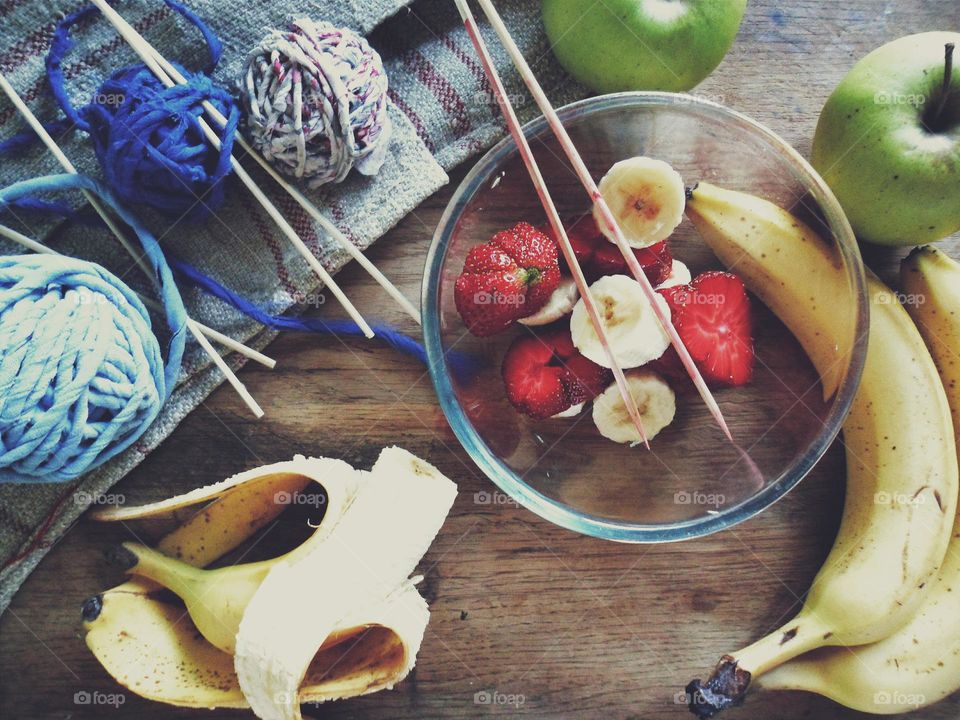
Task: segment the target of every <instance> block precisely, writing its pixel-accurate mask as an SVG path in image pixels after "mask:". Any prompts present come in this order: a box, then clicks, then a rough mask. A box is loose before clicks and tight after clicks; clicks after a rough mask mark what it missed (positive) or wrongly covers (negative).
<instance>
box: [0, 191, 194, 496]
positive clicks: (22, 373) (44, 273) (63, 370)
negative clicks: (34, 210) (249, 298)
mask: <svg viewBox="0 0 960 720" xmlns="http://www.w3.org/2000/svg"><path fill="white" fill-rule="evenodd" d="M61 188H73V189H85V190H88V191H91V192H94V193H96V194H98V195H99V196H100V197H101V199H103V200H104V202H106V203H107V204H109V205H111V206H112V207H114V209H115V210H117V212H118V214H119V215H120V216H121V217H122V218H123V219H124V220H126V221H127V222H128V223H129V222H130V215H129V214H127V213H126V212H125V211H123V210H122V208H119V206H118V205H117V204H116V200H115V199H114V198H113V197H112V196H111V195H110V194H109V193H107V192H106V191H105V188H102V187H101V186H99V185H98V184H96V183H95V182H93V181H92V180H90V179H89V178H85V177H82V176H78V175H54V176H50V177H46V178H37V179H36V180H30V181H25V182H22V183H17V184H16V185H13V186H11V187H9V188H6V189H4V190H0V210H2V209H4V208H7V207H9V206H10V204H11V203H12V202H13V201H15V200H16V199H18V198H20V197H26V196H29V195H32V194H34V193H36V192H39V191H46V190H51V189H61ZM133 227H134V230H135V231H136V233H137V235H138V237H139V238H140V240H141V243H142V245H143V248H144V253H145V259H146V260H147V262H148V263H150V264H151V265H152V268H153V270H154V271H155V272H156V280H157V283H158V289H159V295H160V298H161V300H162V301H163V306H164V310H165V313H166V320H167V323H168V325H169V329H170V333H171V339H170V340H169V342H168V344H167V347H166V362H165V361H164V353H163V352H162V351H161V347H160V341H159V340H158V339H157V337H156V335H155V334H154V332H153V329H152V327H151V322H150V315H149V314H148V313H147V309H146V308H145V307H144V304H143V302H142V301H141V300H140V298H139V297H138V296H137V295H136V294H135V293H134V291H133V290H131V289H130V288H129V287H128V286H127V285H126V284H125V283H124V282H123V281H122V280H120V278H118V277H117V276H116V275H114V274H113V273H111V272H110V271H108V270H106V269H104V268H103V267H101V266H99V265H96V264H94V263H91V262H87V261H85V260H79V259H75V258H71V257H66V256H63V255H45V254H44V255H8V256H2V257H0V482H19V483H27V482H30V483H38V482H62V481H66V480H72V479H74V478H76V477H78V476H80V475H82V474H83V473H84V472H86V471H88V470H90V469H92V468H94V467H97V466H98V465H100V464H102V463H104V462H106V461H107V460H108V459H110V458H111V457H113V456H115V455H116V454H117V453H119V452H121V451H122V450H125V449H126V448H127V447H129V446H130V445H131V444H132V443H134V442H136V440H137V439H139V438H140V437H141V436H142V435H143V433H144V432H145V431H146V429H147V427H148V426H149V425H150V423H152V422H153V421H154V419H156V417H157V415H158V414H159V412H160V408H161V407H162V405H163V403H164V402H166V399H167V397H168V396H169V394H170V392H171V390H172V389H173V386H174V383H175V382H176V378H177V375H178V373H179V370H180V362H181V358H182V356H183V348H184V336H185V330H184V326H185V323H186V311H185V310H184V307H183V301H182V300H181V298H180V294H179V292H178V291H177V289H176V285H174V283H173V279H172V275H171V274H170V269H169V267H168V266H167V264H166V261H165V260H164V258H163V255H162V253H161V252H160V249H159V245H157V242H156V240H155V239H154V238H153V236H152V235H150V234H149V233H148V232H147V231H146V230H145V229H143V228H142V226H140V225H138V224H134V225H133Z"/></svg>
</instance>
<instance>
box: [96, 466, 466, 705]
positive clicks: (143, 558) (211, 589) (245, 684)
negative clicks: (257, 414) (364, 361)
mask: <svg viewBox="0 0 960 720" xmlns="http://www.w3.org/2000/svg"><path fill="white" fill-rule="evenodd" d="M312 483H316V484H319V485H320V486H322V487H323V489H324V491H325V494H326V510H325V513H324V516H323V519H322V521H321V522H320V524H319V525H318V526H317V527H316V529H315V531H314V533H313V535H311V536H310V537H309V538H308V539H307V540H306V541H305V542H304V543H303V544H302V545H300V546H298V547H297V548H295V549H294V550H292V551H291V552H289V553H287V554H285V555H283V556H281V557H279V558H275V559H273V560H269V561H263V562H259V563H248V564H245V565H236V566H230V567H225V568H220V569H217V570H202V569H200V568H201V567H202V566H204V565H207V564H209V563H211V562H212V561H213V560H215V559H216V558H218V557H220V556H222V555H223V554H225V553H227V552H229V551H230V550H233V549H234V548H236V547H237V546H239V545H240V544H241V543H242V542H243V541H244V540H246V539H247V538H249V537H250V536H251V535H252V534H253V533H254V532H255V531H256V529H258V528H259V527H263V526H264V525H265V524H267V523H268V522H270V521H272V520H273V519H274V518H276V517H277V516H278V515H279V514H280V512H281V511H282V510H283V509H284V508H285V507H286V505H285V504H284V503H285V502H289V500H285V499H284V498H290V497H291V496H292V495H293V494H295V493H298V492H302V491H304V489H305V488H307V487H308V486H310V485H311V484H312ZM455 494H456V486H455V485H454V484H453V483H452V482H450V481H449V480H448V479H446V478H445V477H443V475H442V474H440V473H439V471H437V470H436V468H433V467H432V466H430V465H429V464H427V463H425V462H424V461H422V460H420V459H418V458H416V457H414V456H413V455H411V454H410V453H407V452H406V451H404V450H401V449H399V448H388V449H386V450H384V451H383V453H381V455H380V458H379V459H378V460H377V463H376V464H375V465H374V467H373V469H372V470H371V471H370V472H364V471H359V470H354V469H353V468H351V467H350V466H349V465H347V464H346V463H342V462H340V461H337V460H329V459H309V460H308V459H304V458H297V459H295V460H294V461H292V462H289V463H278V464H277V465H272V466H268V467H265V468H259V469H257V470H254V471H250V472H249V473H244V474H242V475H239V476H237V477H235V478H232V479H230V480H227V481H225V482H223V483H218V484H216V485H213V486H209V487H207V488H201V489H199V490H197V491H194V492H192V493H188V494H186V495H183V496H179V497H177V498H172V499H171V500H168V501H164V502H162V503H155V504H153V505H148V506H144V507H141V508H121V509H116V510H110V511H107V512H104V513H100V514H99V519H102V520H112V519H114V520H115V519H124V520H135V519H152V518H159V517H166V516H169V515H170V514H171V513H176V512H183V511H185V510H188V509H192V508H193V507H195V506H196V505H198V504H200V503H203V502H208V501H209V504H208V505H206V506H205V507H203V508H202V509H200V510H199V511H196V512H195V514H194V515H193V516H192V517H191V518H189V519H188V520H187V521H186V522H185V523H183V524H182V525H181V526H180V527H178V528H177V529H175V530H174V531H173V532H172V533H170V534H169V535H167V536H166V537H165V538H164V539H163V540H161V541H160V543H159V544H158V550H159V552H158V551H154V550H151V549H149V548H146V547H143V546H138V545H135V544H129V545H126V546H124V547H123V549H121V550H119V551H116V552H115V556H116V559H117V560H118V561H123V562H125V563H126V565H127V566H131V565H132V567H130V571H131V572H135V573H140V574H141V575H142V576H138V577H135V578H134V579H132V580H129V581H127V582H126V583H124V584H123V585H121V586H118V587H117V588H114V589H112V590H108V591H106V592H105V593H102V594H101V595H98V596H96V597H94V598H91V599H90V600H89V601H87V603H86V604H85V606H84V611H83V615H84V621H85V623H84V624H85V628H86V630H87V638H86V639H87V644H88V646H89V647H90V649H91V650H92V651H93V652H94V654H95V655H96V656H97V658H98V659H99V660H100V662H101V663H102V664H103V666H104V667H105V668H106V669H107V671H108V672H109V673H110V674H111V675H113V676H114V677H115V678H116V679H117V680H118V681H119V682H120V683H121V684H122V685H124V686H125V687H127V688H129V689H131V690H132V691H134V692H137V693H138V694H140V695H142V696H144V697H147V698H150V699H153V700H158V701H162V702H166V703H169V704H173V705H181V706H188V707H206V708H215V707H235V708H239V707H252V708H253V709H254V711H255V712H256V713H257V714H258V715H259V716H260V717H263V718H283V719H284V720H298V719H299V718H300V717H301V715H300V703H302V702H323V701H326V700H333V699H338V698H343V697H351V696H354V695H359V694H365V693H369V692H375V691H377V690H381V689H384V688H389V687H393V685H394V684H396V683H397V682H399V681H400V680H402V679H403V678H404V677H405V676H406V675H407V674H408V673H409V671H410V669H411V668H412V667H413V664H414V662H415V659H416V654H417V652H418V650H419V647H420V642H421V640H422V638H423V633H424V631H425V629H426V625H427V622H428V620H429V610H428V609H427V605H426V602H425V601H424V600H423V598H422V597H421V596H420V594H419V593H418V592H417V590H416V588H415V586H414V583H415V580H414V581H411V580H408V579H407V578H408V576H409V574H410V573H411V572H412V571H413V569H414V567H415V566H416V564H417V562H418V561H419V560H420V558H421V556H422V555H423V554H424V552H426V550H427V548H428V547H429V545H430V543H431V542H432V540H433V538H434V536H435V535H436V533H437V532H438V531H439V529H440V526H441V524H442V523H443V520H444V518H445V517H446V514H447V512H448V511H449V508H450V506H451V505H452V502H453V498H454V497H455ZM386 508H389V512H387V511H386ZM371 569H374V570H371ZM372 571H376V577H377V579H376V580H375V581H373V580H371V579H370V578H369V576H368V573H369V572H372ZM163 587H167V588H169V589H170V590H173V591H174V592H175V593H177V594H178V595H180V597H181V598H182V599H183V601H184V603H185V604H186V607H187V612H188V613H189V619H187V618H185V617H184V611H183V608H182V606H178V605H177V604H175V603H172V602H170V601H169V600H168V599H167V598H166V597H164V595H163V594H161V593H158V590H160V589H162V588H163ZM305 608H309V612H307V611H306V610H305ZM190 620H192V621H193V622H192V623H191V622H190ZM198 630H199V632H197V631H198ZM292 637H293V638H294V639H293V640H291V638H292ZM346 640H350V645H349V646H347V650H346V651H345V650H344V649H343V647H342V644H343V643H344V642H345V641H346ZM280 670H282V672H280Z"/></svg>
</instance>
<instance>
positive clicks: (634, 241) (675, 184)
mask: <svg viewBox="0 0 960 720" xmlns="http://www.w3.org/2000/svg"><path fill="white" fill-rule="evenodd" d="M599 188H600V194H601V195H603V199H604V200H606V201H607V205H609V206H610V211H611V212H612V213H613V216H614V218H615V219H616V221H617V224H618V225H619V226H620V230H621V231H622V232H623V235H624V237H625V238H626V241H627V243H628V244H629V245H630V246H631V247H635V248H644V247H649V246H650V245H655V244H656V243H658V242H660V241H662V240H666V239H667V238H668V237H670V233H672V232H673V231H674V230H675V229H676V228H677V226H678V225H679V224H680V221H681V220H683V210H684V207H685V206H686V202H687V199H686V191H685V189H684V187H683V178H681V177H680V174H679V173H678V172H677V171H676V170H674V169H673V168H672V167H670V165H669V164H667V163H665V162H663V160H655V159H653V158H648V157H643V156H638V157H632V158H628V159H626V160H621V161H620V162H618V163H616V164H615V165H614V166H613V167H612V168H610V170H608V171H607V174H606V175H604V176H603V178H602V179H601V180H600V185H599ZM593 217H594V219H595V220H596V223H597V226H598V227H599V228H600V231H601V232H602V233H603V234H604V235H605V236H606V237H607V238H608V239H609V240H610V241H611V242H612V241H613V240H614V237H615V236H614V232H613V230H612V229H611V228H610V227H608V226H607V223H606V222H604V219H603V216H602V215H601V214H600V210H599V209H598V208H594V211H593Z"/></svg>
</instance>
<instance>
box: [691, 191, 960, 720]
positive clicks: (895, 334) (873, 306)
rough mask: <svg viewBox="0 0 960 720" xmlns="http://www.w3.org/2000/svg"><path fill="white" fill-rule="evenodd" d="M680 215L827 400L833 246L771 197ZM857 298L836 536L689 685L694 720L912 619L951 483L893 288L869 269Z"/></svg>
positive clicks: (943, 412)
mask: <svg viewBox="0 0 960 720" xmlns="http://www.w3.org/2000/svg"><path fill="white" fill-rule="evenodd" d="M687 214H688V216H689V217H690V219H691V220H692V221H693V223H694V225H695V226H696V227H697V229H698V231H699V232H700V234H701V236H702V237H703V238H704V240H705V241H706V243H707V244H708V245H709V246H710V247H711V248H712V249H713V251H714V252H715V253H716V255H717V256H718V257H719V258H720V259H721V261H723V262H724V263H725V264H727V265H728V266H731V265H735V266H736V270H737V273H738V274H740V275H741V277H743V279H744V281H745V282H746V284H747V286H748V287H749V288H750V289H751V290H752V291H753V292H754V293H755V294H757V295H758V296H760V298H761V299H762V300H763V301H764V302H765V303H767V305H768V306H769V307H770V308H771V309H772V310H773V311H774V312H775V313H776V314H777V315H778V316H779V317H780V318H781V320H782V321H783V322H784V324H786V325H787V326H788V327H789V328H790V330H791V331H792V332H793V333H794V335H795V336H796V337H797V339H798V341H799V342H800V343H801V345H803V347H804V350H805V351H806V352H807V354H808V355H809V357H810V359H811V361H812V362H813V363H814V365H815V366H816V368H817V370H818V371H819V373H820V376H821V381H822V384H823V385H824V393H825V395H827V396H829V395H830V394H831V393H832V392H833V391H835V389H836V388H837V387H838V384H839V382H840V378H841V377H842V374H843V369H844V368H843V367H842V366H841V368H840V369H839V371H838V370H837V369H834V368H833V364H834V363H837V362H842V360H843V359H844V358H845V357H849V354H850V352H851V351H852V347H853V343H854V342H855V341H856V338H854V337H853V336H852V335H853V333H852V332H851V328H852V327H854V325H855V323H854V322H853V320H852V317H851V315H849V314H847V313H846V312H845V309H846V306H848V305H849V306H850V307H855V301H854V299H853V298H852V297H851V289H850V288H849V287H847V282H846V279H845V274H844V272H843V269H842V264H841V263H840V259H839V256H837V255H836V253H835V251H834V249H833V248H831V247H830V246H828V245H827V244H826V243H824V242H823V240H821V239H820V238H819V237H818V236H817V235H816V234H815V233H814V232H813V231H812V230H811V229H810V228H807V227H806V226H805V225H804V224H803V223H802V222H801V221H800V220H798V219H797V218H795V217H793V216H792V215H791V214H790V213H788V212H786V211H785V210H783V209H781V208H779V207H777V206H775V205H773V204H772V203H769V202H767V201H765V200H761V199H760V198H756V197H753V196H751V195H746V194H744V193H739V192H733V191H730V190H725V189H721V188H718V187H715V186H712V185H709V184H707V183H701V184H700V186H699V187H698V188H696V189H695V190H694V191H693V193H692V197H691V199H690V201H689V203H688V205H687ZM830 290H833V294H825V293H827V292H829V291H830ZM844 291H845V292H844ZM867 294H868V298H869V303H870V327H869V344H868V349H867V357H866V362H865V366H864V369H863V376H862V379H861V384H860V386H859V389H858V391H857V393H856V395H855V397H854V400H853V404H852V407H851V411H850V415H849V417H848V419H847V421H846V422H845V423H844V426H843V434H844V445H845V447H846V449H847V494H846V502H845V505H844V512H843V519H842V522H841V526H840V530H839V532H838V535H837V539H836V542H835V544H834V547H833V549H832V550H831V552H830V554H829V556H828V557H827V559H826V561H825V562H824V565H823V567H822V569H821V570H820V572H819V574H818V575H817V577H816V578H815V580H814V582H813V586H812V588H811V590H810V592H809V594H808V596H807V599H806V602H805V604H804V607H803V609H802V610H801V611H800V613H799V614H798V615H797V616H796V617H795V618H794V619H793V620H791V621H790V622H788V623H786V624H785V625H783V627H781V628H780V629H778V630H776V631H775V632H773V633H771V634H770V635H768V636H767V637H765V638H762V639H760V640H758V641H757V642H755V643H754V644H752V645H750V646H749V647H747V648H744V649H743V650H740V651H738V652H735V653H733V654H731V655H725V656H724V657H723V658H721V661H720V663H719V664H718V666H717V668H716V670H715V671H714V673H713V675H712V676H711V677H710V679H708V680H707V681H706V682H701V681H699V680H695V681H693V682H692V683H690V685H689V686H688V687H687V691H688V696H689V700H690V709H691V711H693V712H694V713H695V714H696V715H698V716H699V717H701V718H708V717H712V716H713V715H715V714H717V713H719V712H720V711H721V710H723V709H724V708H726V707H729V706H731V705H733V704H736V703H738V702H739V701H740V700H741V699H742V697H743V695H744V694H745V692H746V691H747V688H748V687H749V686H750V684H751V682H752V680H754V679H756V678H758V677H760V676H761V675H763V674H764V673H767V672H769V671H771V670H772V669H773V668H775V667H777V666H779V665H781V664H783V663H785V662H787V661H788V660H790V659H792V658H794V657H797V656H798V655H801V654H803V653H806V652H809V651H811V650H814V649H816V648H820V647H825V646H833V645H860V644H864V643H870V642H875V641H878V640H881V639H883V638H886V637H888V636H890V635H892V634H893V633H895V632H896V631H897V630H898V629H900V628H901V627H903V626H904V625H905V624H906V623H907V622H909V621H910V619H911V617H913V615H914V613H915V612H916V610H917V609H918V607H919V606H920V603H921V602H922V601H923V599H924V596H925V593H924V590H925V589H927V588H928V586H929V585H930V583H931V582H932V580H933V579H934V577H936V573H937V570H938V569H939V567H940V565H941V563H942V562H943V559H944V555H945V553H946V549H947V543H948V542H949V540H950V536H951V530H952V525H953V520H954V515H955V513H956V507H957V488H958V470H957V453H956V443H955V439H954V433H953V424H952V421H951V417H950V408H949V405H948V403H947V397H946V394H945V393H944V388H943V384H942V382H941V380H940V377H939V375H938V373H937V368H936V366H935V365H934V362H933V360H932V358H931V356H930V353H929V351H928V350H927V348H926V346H925V345H924V342H923V338H922V337H921V336H920V333H919V332H918V331H917V328H916V327H915V325H914V324H913V322H912V320H911V319H910V317H909V315H908V314H907V312H906V311H905V310H904V309H903V308H902V307H901V305H900V304H899V302H898V299H897V297H896V295H894V293H893V292H892V291H890V289H889V288H887V287H886V286H885V285H884V284H883V283H882V282H880V281H879V280H878V279H877V278H876V277H874V276H872V275H870V276H868V278H867ZM845 298H849V300H847V301H845Z"/></svg>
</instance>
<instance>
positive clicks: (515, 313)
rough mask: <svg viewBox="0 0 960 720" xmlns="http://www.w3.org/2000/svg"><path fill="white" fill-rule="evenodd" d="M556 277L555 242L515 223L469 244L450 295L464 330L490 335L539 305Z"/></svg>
mask: <svg viewBox="0 0 960 720" xmlns="http://www.w3.org/2000/svg"><path fill="white" fill-rule="evenodd" d="M559 282H560V266H559V264H558V262H557V246H556V244H555V243H554V242H553V240H551V239H550V238H549V237H547V236H546V235H544V234H543V233H542V232H540V231H539V230H537V229H536V228H534V227H533V226H531V225H529V224H527V223H518V224H517V225H515V226H514V227H513V228H511V229H510V230H504V231H503V232H499V233H497V234H496V235H494V236H493V237H492V238H491V239H490V242H488V243H485V244H483V245H477V246H476V247H473V248H471V249H470V252H468V253H467V258H466V261H465V262H464V264H463V271H462V272H461V273H460V277H458V278H457V282H456V284H455V285H454V294H453V299H454V303H455V304H456V307H457V312H459V313H460V317H461V318H463V322H464V324H465V325H466V326H467V329H468V330H469V331H470V332H471V333H473V334H474V335H476V336H477V337H488V336H490V335H496V334H497V333H499V332H502V331H503V330H506V329H507V328H508V327H510V325H512V324H513V323H514V322H515V321H516V320H518V319H519V318H522V317H526V316H528V315H532V314H533V313H535V312H536V311H537V310H539V309H540V308H541V307H543V305H544V304H545V303H546V302H547V300H548V299H549V298H550V294H551V293H552V292H553V291H554V290H555V289H556V287H557V284H558V283H559Z"/></svg>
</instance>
